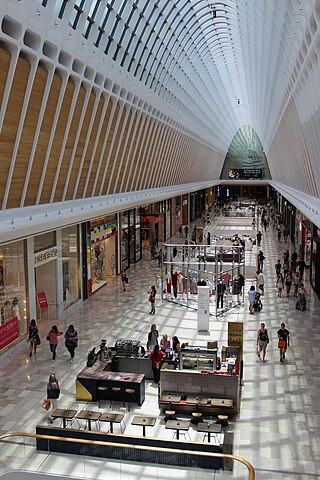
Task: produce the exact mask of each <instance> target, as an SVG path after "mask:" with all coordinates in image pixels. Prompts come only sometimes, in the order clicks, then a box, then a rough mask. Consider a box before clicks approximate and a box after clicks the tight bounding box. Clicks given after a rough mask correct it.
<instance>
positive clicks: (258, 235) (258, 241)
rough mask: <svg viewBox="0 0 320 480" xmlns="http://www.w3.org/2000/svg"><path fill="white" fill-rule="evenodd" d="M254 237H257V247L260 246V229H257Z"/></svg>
mask: <svg viewBox="0 0 320 480" xmlns="http://www.w3.org/2000/svg"><path fill="white" fill-rule="evenodd" d="M256 237H257V244H258V247H260V246H261V239H262V233H261V232H260V230H259V232H258V233H257V235H256Z"/></svg>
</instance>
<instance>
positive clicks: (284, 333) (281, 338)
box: [277, 323, 290, 363]
mask: <svg viewBox="0 0 320 480" xmlns="http://www.w3.org/2000/svg"><path fill="white" fill-rule="evenodd" d="M277 334H278V348H279V352H280V362H281V363H283V360H284V359H285V358H286V352H287V348H288V347H290V332H289V330H287V329H286V326H285V324H284V323H281V326H280V330H278V332H277Z"/></svg>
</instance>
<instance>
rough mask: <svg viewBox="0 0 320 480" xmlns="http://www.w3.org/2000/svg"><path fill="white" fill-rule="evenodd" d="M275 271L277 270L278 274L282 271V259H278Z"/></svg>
mask: <svg viewBox="0 0 320 480" xmlns="http://www.w3.org/2000/svg"><path fill="white" fill-rule="evenodd" d="M274 268H275V271H276V276H278V275H279V273H281V269H282V266H281V262H280V259H278V261H277V263H276V264H275V267H274Z"/></svg>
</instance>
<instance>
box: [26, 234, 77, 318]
mask: <svg viewBox="0 0 320 480" xmlns="http://www.w3.org/2000/svg"><path fill="white" fill-rule="evenodd" d="M27 242H28V252H29V255H28V262H29V290H30V299H31V307H30V308H31V312H30V313H31V318H32V317H34V318H36V319H37V320H42V319H47V318H50V317H52V316H55V317H57V318H60V316H61V315H62V313H63V311H64V310H66V309H68V308H69V307H70V306H71V305H73V304H74V303H76V302H77V301H78V300H79V299H80V298H81V295H80V240H79V226H78V225H72V226H70V227H66V228H62V229H61V230H56V231H52V232H48V233H45V234H43V235H37V236H36V237H34V238H30V239H28V240H27ZM33 291H34V295H33V294H32V293H31V292H33ZM32 305H34V307H33V306H32Z"/></svg>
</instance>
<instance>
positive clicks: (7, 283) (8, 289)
mask: <svg viewBox="0 0 320 480" xmlns="http://www.w3.org/2000/svg"><path fill="white" fill-rule="evenodd" d="M24 265H25V262H24V248H23V241H20V242H14V243H11V244H8V245H2V246H1V247H0V305H1V325H0V349H2V348H5V347H6V346H7V345H9V344H10V343H12V342H13V341H14V340H16V339H17V338H19V336H21V335H24V334H25V333H26V332H27V313H26V286H25V268H24Z"/></svg>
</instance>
